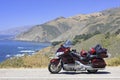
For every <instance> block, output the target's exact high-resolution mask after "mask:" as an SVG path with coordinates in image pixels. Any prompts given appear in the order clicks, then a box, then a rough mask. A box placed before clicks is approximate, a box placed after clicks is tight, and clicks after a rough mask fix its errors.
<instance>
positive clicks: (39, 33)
mask: <svg viewBox="0 0 120 80" xmlns="http://www.w3.org/2000/svg"><path fill="white" fill-rule="evenodd" d="M118 29H120V8H113V9H108V10H104V11H101V12H98V13H92V14H80V15H76V16H72V17H68V18H64V17H59V18H56V19H54V20H51V21H49V22H46V23H44V24H40V25H35V26H33V27H32V28H31V29H29V30H28V31H26V32H23V33H21V34H20V35H18V36H16V40H26V41H40V42H45V41H63V40H66V39H73V38H74V37H75V35H80V34H86V33H93V32H95V31H100V32H101V33H107V32H110V33H115V32H116V31H117V30H118Z"/></svg>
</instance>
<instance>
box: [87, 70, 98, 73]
mask: <svg viewBox="0 0 120 80" xmlns="http://www.w3.org/2000/svg"><path fill="white" fill-rule="evenodd" d="M87 71H88V73H96V72H97V71H98V70H87Z"/></svg>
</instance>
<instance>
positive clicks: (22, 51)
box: [19, 50, 35, 53]
mask: <svg viewBox="0 0 120 80" xmlns="http://www.w3.org/2000/svg"><path fill="white" fill-rule="evenodd" d="M19 52H21V53H34V52H35V51H33V50H21V51H19Z"/></svg>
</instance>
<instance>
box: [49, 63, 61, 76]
mask: <svg viewBox="0 0 120 80" xmlns="http://www.w3.org/2000/svg"><path fill="white" fill-rule="evenodd" d="M61 69H62V67H61V65H59V66H56V65H55V64H54V63H50V64H49V65H48V70H49V71H50V72H51V73H52V74H56V73H59V72H60V71H61Z"/></svg>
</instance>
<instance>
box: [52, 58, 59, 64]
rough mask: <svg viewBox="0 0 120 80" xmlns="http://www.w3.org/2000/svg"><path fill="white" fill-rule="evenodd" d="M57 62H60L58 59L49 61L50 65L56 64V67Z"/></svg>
mask: <svg viewBox="0 0 120 80" xmlns="http://www.w3.org/2000/svg"><path fill="white" fill-rule="evenodd" d="M59 62H60V59H51V60H50V63H54V64H56V65H58V64H59Z"/></svg>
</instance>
